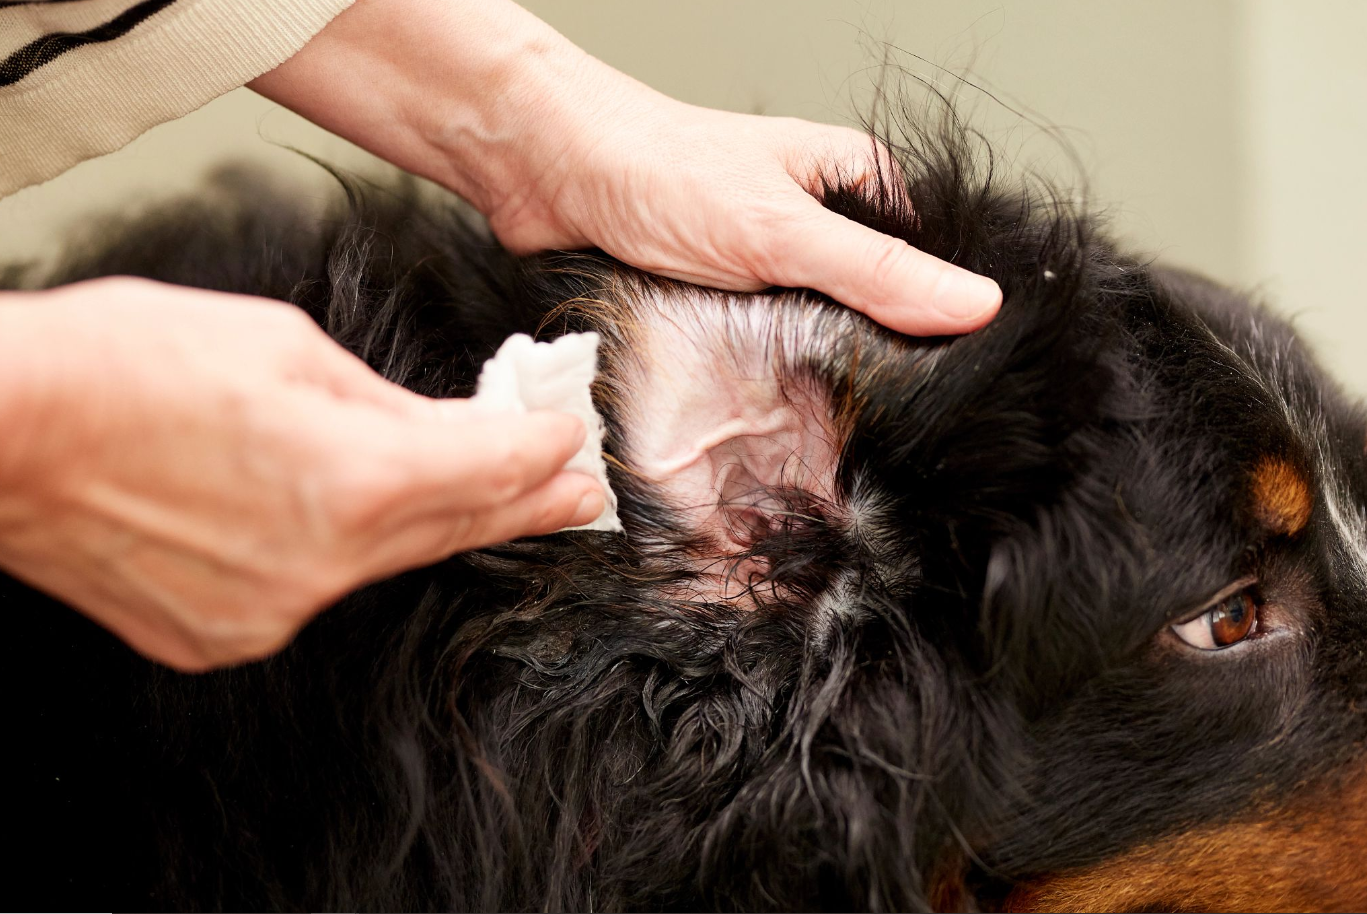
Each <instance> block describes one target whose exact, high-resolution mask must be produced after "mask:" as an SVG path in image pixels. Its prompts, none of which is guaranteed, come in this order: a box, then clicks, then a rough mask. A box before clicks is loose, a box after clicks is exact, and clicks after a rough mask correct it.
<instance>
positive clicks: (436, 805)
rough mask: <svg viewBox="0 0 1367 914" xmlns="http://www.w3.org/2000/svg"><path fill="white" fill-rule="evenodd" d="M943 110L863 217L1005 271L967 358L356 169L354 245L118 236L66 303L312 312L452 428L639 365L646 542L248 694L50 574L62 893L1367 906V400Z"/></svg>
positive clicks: (633, 446)
mask: <svg viewBox="0 0 1367 914" xmlns="http://www.w3.org/2000/svg"><path fill="white" fill-rule="evenodd" d="M921 121H922V123H923V124H928V125H929V126H922V127H920V128H915V127H913V128H909V129H908V131H907V134H906V136H905V137H900V138H898V139H897V140H896V141H895V142H894V141H893V140H892V139H891V138H887V137H885V139H887V140H888V144H889V147H890V148H891V149H893V151H894V153H895V155H896V156H897V165H898V167H897V168H896V169H889V170H888V171H887V172H886V174H885V175H884V177H883V180H882V181H881V182H874V183H875V184H876V185H877V186H870V185H869V184H868V183H865V184H864V185H862V186H858V187H855V186H848V185H843V184H842V183H841V182H840V181H839V180H838V179H832V181H831V182H830V186H829V187H828V188H827V189H826V193H825V194H824V202H825V205H826V206H827V207H829V208H830V209H832V210H834V211H836V212H838V213H841V214H843V215H845V216H847V217H849V218H851V219H854V220H856V221H858V222H861V223H863V224H866V225H869V226H872V227H874V228H876V229H878V230H880V231H883V232H886V233H888V234H891V235H894V236H896V237H899V238H901V239H903V240H905V241H906V242H908V243H909V244H911V245H914V246H915V247H917V248H919V249H921V250H923V251H926V252H928V253H930V254H933V255H936V256H939V257H942V258H944V259H946V260H950V261H952V262H954V263H957V264H959V265H961V266H963V267H966V268H967V269H970V270H973V271H976V272H979V273H983V274H985V275H987V276H990V277H992V278H993V279H994V280H996V281H997V282H998V283H999V284H1000V285H1001V287H1002V290H1003V292H1004V305H1003V308H1002V312H1001V314H1000V316H999V318H998V319H997V320H996V321H995V322H994V323H992V324H991V325H990V326H988V327H987V328H985V329H983V330H982V331H979V332H977V333H974V334H971V335H968V336H965V337H962V338H956V339H926V340H918V339H910V338H904V337H899V336H897V335H896V334H893V333H891V332H889V331H886V330H884V329H883V328H880V327H878V326H875V325H873V324H872V323H871V322H869V321H867V320H865V319H864V318H862V317H861V316H860V315H858V314H855V313H853V312H851V311H849V310H846V309H844V308H842V307H840V306H839V305H837V304H836V303H833V302H831V301H829V300H827V299H825V298H823V297H822V296H821V295H819V294H817V293H814V292H811V291H807V290H800V289H775V290H769V291H767V292H763V293H757V294H734V293H725V292H718V291H714V290H708V289H702V288H697V287H693V286H689V285H686V284H683V283H679V282H674V281H670V280H666V279H661V278H657V277H652V276H648V275H645V274H642V273H640V272H637V271H635V270H632V269H630V268H628V267H626V266H624V265H622V264H620V263H617V262H614V261H613V260H611V259H610V258H608V257H606V256H604V255H602V254H598V253H593V252H588V253H566V252H559V253H549V254H544V255H540V256H536V257H531V258H518V257H514V256H512V255H510V254H508V253H506V252H505V251H503V250H502V249H501V248H500V247H498V246H497V244H495V243H493V242H492V241H491V240H490V238H489V236H488V235H487V234H486V233H485V232H484V231H483V230H482V229H481V228H480V227H479V226H478V224H477V222H475V221H473V220H471V219H470V218H469V216H468V215H467V214H466V212H465V211H463V210H461V209H460V208H459V206H457V205H455V204H453V203H446V202H435V203H434V202H433V201H431V200H430V199H426V200H418V199H417V198H416V197H414V196H410V195H407V194H405V193H403V192H392V191H387V190H377V189H375V188H374V187H367V186H365V185H363V184H361V183H359V182H356V181H352V180H349V179H345V178H342V177H340V176H339V180H340V181H342V183H343V186H344V188H345V191H346V200H345V202H344V204H343V205H342V207H341V209H340V210H339V211H338V213H337V214H336V215H335V216H334V217H332V218H329V219H324V220H321V221H320V220H318V219H317V218H311V217H309V216H308V215H306V212H305V208H304V207H303V206H302V205H300V204H299V203H298V202H297V201H296V200H294V199H293V198H292V197H291V196H290V195H289V194H288V193H287V192H269V191H267V190H266V189H264V188H263V187H262V185H261V179H260V178H259V177H256V176H252V175H244V174H241V173H236V174H229V175H224V176H221V177H220V178H219V179H218V180H217V182H216V184H215V185H214V189H213V192H212V193H209V194H207V195H203V196H201V197H200V198H199V199H197V200H195V201H188V202H184V203H181V204H179V205H177V206H175V207H172V208H169V209H164V210H162V211H159V212H156V213H153V214H151V215H149V216H146V217H143V218H141V219H138V220H134V221H131V222H129V221H124V222H116V223H114V228H113V229H112V230H109V229H106V230H104V231H103V232H102V235H101V238H100V239H99V240H98V241H87V242H86V243H81V244H73V246H72V247H71V249H70V250H69V251H68V252H67V255H66V257H65V259H64V261H63V263H62V265H61V267H60V268H59V269H57V270H56V271H55V272H54V273H52V274H51V275H50V276H49V277H48V278H47V280H46V281H47V282H49V283H56V282H65V281H74V280H78V279H84V278H90V277H95V276H101V275H109V274H115V273H123V274H135V275H141V276H146V277H151V278H155V279H161V280H165V281H169V282H176V283H182V284H186V285H195V286H202V287H205V288H212V289H219V290H225V291H236V292H247V293H253V294H258V295H266V296H270V297H274V298H278V299H282V300H286V301H290V302H293V303H295V304H296V305H298V306H299V307H301V308H303V309H305V310H306V311H307V312H308V313H309V314H310V315H311V316H312V317H313V318H314V319H316V320H317V321H318V322H319V323H320V324H321V325H322V326H323V327H324V328H325V329H326V330H327V331H328V332H329V333H330V334H331V335H332V336H333V337H334V338H335V339H337V340H338V341H339V342H340V343H341V344H342V345H344V346H346V347H348V348H349V349H351V350H352V351H353V352H355V353H357V354H358V355H360V356H361V357H363V358H364V359H366V361H367V362H369V364H371V365H372V366H373V367H375V368H376V369H377V370H378V371H380V372H382V373H383V374H384V375H385V376H386V377H388V378H389V379H391V380H393V381H396V382H398V383H400V384H403V385H405V386H407V387H409V388H411V389H413V390H415V391H417V392H419V393H422V394H425V395H428V396H438V397H450V396H466V395H469V394H470V393H471V392H472V389H473V382H474V380H475V377H476V374H477V371H478V366H479V365H480V364H481V363H482V361H483V360H484V359H485V358H487V357H489V356H490V355H492V353H493V352H494V350H495V349H496V348H497V346H498V345H499V343H501V342H502V341H503V340H504V339H505V338H506V337H508V336H509V335H510V334H513V333H517V332H523V333H530V334H533V335H536V336H538V337H540V338H543V339H548V338H553V337H555V336H557V335H560V334H563V333H566V332H571V331H581V330H594V331H597V332H598V333H600V334H601V335H602V337H603V341H604V342H603V349H602V365H601V374H600V378H599V380H598V382H597V384H596V386H595V400H596V402H597V404H598V406H599V408H600V410H601V411H602V413H603V415H604V417H605V421H606V423H607V428H608V434H607V439H606V445H605V450H606V452H607V453H608V455H609V456H610V457H611V458H612V465H613V469H612V484H613V486H614V488H615V490H616V491H617V493H618V494H619V497H620V506H619V512H620V515H621V517H622V520H623V523H624V525H625V533H624V534H622V535H617V534H606V533H597V532H582V531H581V532H567V533H561V534H557V535H553V536H547V537H541V538H536V539H531V540H525V541H521V542H515V543H510V544H506V545H503V546H499V547H496V548H490V549H484V550H479V551H477V552H472V553H468V554H462V555H456V556H454V557H452V558H451V559H449V560H447V561H445V562H442V563H440V564H438V565H435V566H433V567H430V568H425V569H421V570H418V571H413V572H410V573H407V574H404V575H401V576H399V577H397V578H394V579H392V580H389V581H384V582H381V583H378V584H376V585H373V586H370V587H367V588H365V589H364V590H362V591H360V592H358V593H356V594H353V595H351V596H350V597H348V598H347V599H345V600H343V601H342V602H341V603H340V604H339V605H337V606H335V607H333V608H332V609H330V610H328V611H327V612H325V613H323V614H322V615H321V616H320V617H319V618H318V619H317V620H316V621H315V622H314V623H313V624H312V625H310V626H309V627H308V628H307V629H305V631H304V632H303V633H302V634H301V635H300V636H299V638H298V639H297V641H296V642H295V643H294V644H293V645H292V646H290V647H289V648H288V649H287V650H285V651H284V652H283V653H282V654H280V655H278V656H277V657H274V658H272V659H269V660H266V661H263V662H260V663H256V664H252V665H249V666H245V667H242V668H235V669H227V670H222V671H219V672H215V673H212V674H207V675H199V676H185V675H180V674H176V673H174V672H171V671H169V670H167V669H164V668H160V667H158V666H156V665H155V664H152V663H150V662H148V661H145V660H143V659H141V658H140V657H138V656H136V655H135V654H134V653H132V652H131V651H130V650H128V649H127V648H125V647H124V646H122V645H121V644H120V643H118V642H117V641H116V640H115V639H113V638H112V637H111V636H109V635H108V634H106V633H104V632H103V631H101V630H100V629H99V628H97V627H96V626H94V625H93V624H92V623H90V622H88V621H87V620H85V619H84V618H83V617H81V616H80V615H79V614H77V613H75V612H73V611H71V610H69V609H67V608H66V607H63V606H60V605H58V604H56V603H55V602H53V601H51V600H49V599H48V598H46V597H44V596H43V595H41V594H38V593H35V592H33V591H31V590H29V589H27V588H25V587H24V586H23V585H21V584H19V583H17V582H15V581H11V580H6V581H5V582H4V584H3V585H0V603H2V604H3V605H4V606H5V609H6V618H7V619H8V620H9V624H10V625H14V626H18V629H19V631H18V633H17V634H16V635H14V636H12V637H11V640H10V643H11V645H13V649H12V651H11V658H10V666H11V669H12V670H13V676H12V683H13V685H12V688H11V692H10V694H11V696H12V697H11V710H12V713H13V714H14V715H16V716H17V718H18V723H17V724H16V725H15V727H14V731H13V732H15V733H16V734H17V739H16V740H15V742H14V743H12V744H11V745H12V746H14V754H15V755H17V756H19V759H20V763H19V766H18V768H19V772H18V775H17V778H15V776H14V775H12V778H14V780H12V783H13V785H14V795H15V796H16V797H17V798H18V802H17V803H15V804H14V806H15V807H17V809H18V811H17V813H15V817H14V818H13V819H12V820H11V822H12V825H11V829H10V834H11V835H12V836H13V840H14V844H12V845H11V854H13V855H15V856H16V858H17V859H16V863H15V869H14V871H13V872H14V873H15V874H16V876H17V877H18V878H17V879H15V880H14V883H17V884H22V885H23V887H24V888H25V889H27V890H31V892H32V895H33V897H32V898H31V899H26V900H27V901H29V902H30V903H32V904H34V905H36V906H37V907H55V908H62V909H67V910H80V909H87V908H109V907H111V906H112V907H115V908H122V907H134V908H149V909H157V908H192V909H262V910H264V909H300V908H312V909H319V908H321V909H337V910H340V909H372V908H383V909H392V910H400V909H402V910H410V909H411V910H419V909H449V910H467V909H482V910H532V909H536V910H556V909H580V910H600V909H601V910H618V909H640V910H646V909H670V910H674V909H692V910H700V909H736V910H760V909H764V910H768V909H789V910H797V909H840V910H855V909H868V910H953V909H959V910H964V909H984V910H1037V911H1062V910H1094V909H1095V910H1101V909H1105V910H1130V911H1169V910H1172V911H1175V910H1189V909H1200V910H1248V909H1262V910H1268V909H1285V910H1354V909H1360V908H1361V907H1362V906H1363V905H1364V904H1367V867H1363V865H1362V861H1363V860H1364V859H1367V856H1365V855H1367V409H1364V406H1363V404H1361V403H1359V402H1355V401H1354V400H1353V399H1352V398H1351V397H1349V396H1347V395H1346V394H1345V393H1344V392H1343V391H1342V390H1341V389H1340V388H1339V387H1338V386H1336V384H1335V383H1334V381H1333V380H1331V379H1330V378H1329V377H1327V376H1326V375H1325V374H1324V373H1323V372H1322V371H1321V370H1320V369H1319V368H1318V367H1317V366H1316V364H1315V362H1314V359H1313V357H1312V356H1311V354H1310V353H1308V352H1307V350H1306V347H1305V346H1304V344H1303V343H1302V342H1301V341H1300V340H1299V339H1298V338H1297V336H1296V334H1295V332H1294V331H1293V330H1292V328H1290V327H1289V326H1288V325H1287V324H1286V323H1284V322H1283V321H1281V320H1279V319H1278V318H1276V317H1274V316H1273V315H1271V314H1269V313H1268V312H1267V311H1265V310H1263V309H1262V308H1261V307H1259V306H1257V305H1256V304H1255V303H1253V302H1251V301H1250V299H1249V298H1248V297H1247V296H1245V295H1242V294H1240V293H1237V292H1235V291H1231V290H1229V289H1226V288H1223V287H1221V286H1219V285H1216V284H1214V283H1212V282H1210V281H1207V280H1205V279H1202V278H1200V277H1199V276H1196V275H1192V274H1189V273H1185V272H1181V271H1177V270H1173V269H1169V268H1165V267H1162V266H1159V265H1155V264H1153V263H1149V262H1146V261H1144V260H1141V259H1137V258H1135V257H1133V256H1131V255H1128V254H1126V253H1125V252H1124V251H1123V250H1120V249H1119V248H1118V247H1117V246H1116V245H1115V244H1114V243H1113V242H1112V241H1111V240H1109V239H1108V238H1107V236H1106V235H1105V233H1104V231H1103V230H1102V229H1101V228H1100V227H1099V226H1098V224H1097V222H1096V221H1095V220H1094V219H1093V218H1092V217H1091V216H1090V215H1089V214H1088V213H1087V212H1085V211H1078V209H1076V208H1074V207H1072V206H1070V205H1066V204H1064V203H1061V202H1059V198H1058V196H1057V195H1052V194H1050V193H1049V192H1048V191H1047V189H1043V188H1040V187H1038V186H1034V185H1031V184H1029V183H1028V182H1023V181H1020V180H1017V179H1013V178H1009V177H1005V176H1004V175H1003V173H1002V169H1001V168H999V167H997V165H996V163H995V162H994V161H993V159H992V157H991V154H990V151H988V150H986V149H985V148H984V147H983V146H982V144H981V142H980V141H979V140H977V139H974V138H973V137H972V134H971V132H970V131H969V130H968V129H967V128H965V127H964V126H963V125H961V124H960V123H959V122H958V121H957V120H956V118H955V117H954V116H953V115H952V114H951V115H945V116H944V117H942V118H932V117H925V118H922V119H921ZM903 191H905V194H904V193H903ZM737 402H741V403H743V404H745V405H746V406H747V407H749V409H747V410H744V411H743V412H744V413H745V415H750V416H753V415H755V414H762V415H763V417H764V418H763V421H757V420H750V419H745V420H744V421H742V419H743V416H742V415H741V414H740V413H735V410H736V408H737V407H736V403H737ZM719 429H721V430H723V432H724V433H719V432H718V431H717V430H719ZM16 845H17V847H16Z"/></svg>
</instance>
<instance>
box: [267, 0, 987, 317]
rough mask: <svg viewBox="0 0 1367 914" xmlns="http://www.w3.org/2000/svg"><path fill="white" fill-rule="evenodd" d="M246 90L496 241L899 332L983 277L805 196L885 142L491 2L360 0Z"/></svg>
mask: <svg viewBox="0 0 1367 914" xmlns="http://www.w3.org/2000/svg"><path fill="white" fill-rule="evenodd" d="M251 86H252V88H253V89H255V90H257V91H258V92H261V93H263V94H265V95H267V96H268V97H270V98H273V99H275V100H276V101H279V102H281V103H282V104H284V105H286V106H288V107H290V108H292V109H293V110H295V111H297V112H299V113H300V114H303V115H304V116H305V117H307V118H309V119H311V120H313V121H314V122H316V123H318V124H320V125H322V126H324V127H327V128H328V129H330V130H333V131H335V132H337V133H339V134H341V135H342V136H344V137H346V138H348V139H350V140H352V141H353V142H356V143H358V144H360V145H362V146H364V147H366V148H367V149H370V150H371V151H372V152H375V153H377V154H379V155H381V156H383V157H384V158H386V159H388V160H389V161H391V162H393V163H394V164H396V165H399V166H401V167H403V168H406V169H408V170H410V171H413V172H416V173H418V174H421V175H424V176H426V177H429V178H432V179H434V180H436V181H438V182H440V183H442V184H445V185H446V186H447V187H450V188H451V189H453V190H455V191H457V192H458V193H461V194H462V195H464V196H465V197H466V198H467V199H469V200H470V201H471V202H472V203H473V204H474V205H475V206H476V207H477V208H478V209H479V210H480V211H481V212H483V213H484V214H485V215H486V216H488V217H489V221H490V225H491V227H492V228H493V230H494V232H495V234H497V235H498V237H499V239H500V240H501V241H502V242H503V243H504V244H505V245H507V246H508V247H509V248H511V249H513V250H515V251H519V252H531V251H537V250H543V249H549V248H560V249H572V248H583V247H595V246H596V247H600V248H602V249H603V250H605V251H607V252H608V253H609V254H612V255H613V256H615V257H617V258H618V259H620V260H623V261H625V262H627V263H630V264H632V265H634V266H637V267H640V268H642V269H646V270H650V271H653V272H656V273H660V274H663V275H666V276H672V277H675V278H678V279H685V280H688V281H690V282H695V283H700V284H702V285H708V286H715V287H718V288H723V289H735V290H757V289H761V288H764V287H765V286H769V285H780V286H795V287H808V288H813V289H817V290H820V291H822V292H825V293H826V294H828V295H830V296H831V297H832V298H834V299H836V300H837V301H840V302H843V303H844V304H846V305H848V306H850V307H852V308H855V309H857V310H860V311H863V312H864V313H866V314H868V315H869V316H870V317H872V318H873V319H875V320H877V321H879V322H881V323H883V324H886V325H887V326H889V327H891V328H893V329H895V330H899V331H902V332H905V333H911V334H916V335H936V334H948V333H963V332H966V331H969V330H974V329H977V328H978V327H981V326H982V325H984V324H986V323H987V322H988V321H990V320H991V319H992V317H993V316H994V315H995V314H996V312H997V309H998V307H999V306H1000V304H1001V290H1000V289H998V288H997V286H996V284H995V283H994V282H992V280H990V279H987V278H986V277H982V276H977V275H975V274H973V273H970V272H968V271H966V270H963V269H961V268H959V267H956V266H953V265H951V264H948V263H945V262H944V261H941V260H939V259H937V258H934V257H931V256H930V255H928V254H925V253H922V252H920V251H917V250H915V249H914V248H912V247H910V246H908V245H907V244H905V243H904V242H902V241H900V240H898V239H895V238H892V237H889V236H887V235H883V234H881V233H879V232H876V231H874V230H873V229H869V228H865V227H864V226H861V225H858V224H857V223H854V222H851V221H849V220H847V219H845V218H843V217H841V216H838V215H836V214H834V213H832V212H830V211H828V210H826V209H825V208H823V207H822V206H821V204H820V203H819V202H818V201H817V199H816V197H815V196H814V195H815V194H816V193H818V192H819V191H820V189H821V183H822V177H823V175H826V176H834V175H836V174H839V175H841V176H842V177H844V178H845V179H847V180H852V181H859V180H861V179H866V178H869V177H870V176H872V175H873V174H875V173H876V168H877V159H880V158H881V159H882V160H883V166H884V170H885V171H886V170H887V169H889V168H891V166H890V164H889V160H888V158H887V156H886V152H885V151H881V150H879V149H878V147H876V146H875V145H874V143H873V142H872V141H871V140H870V139H869V137H867V136H865V135H864V134H861V133H859V132H858V131H854V130H849V129H846V128H841V127H830V126H825V125H820V124H813V123H809V122H806V121H800V120H794V119H789V118H768V117H758V116H753V115H742V114H733V113H729V112H724V111H713V110H709V109H706V108H698V107H694V106H691V105H686V104H683V103H681V102H677V101H674V100H672V99H670V98H668V97H666V96H664V95H661V94H660V93H658V92H654V91H653V90H651V89H649V88H648V87H646V86H644V85H642V84H641V83H639V82H636V81H635V80H633V79H631V78H629V77H627V76H625V75H624V74H622V73H619V72H617V71H616V70H613V69H612V68H611V67H608V66H607V65H605V64H603V63H601V62H600V61H597V60H595V59H593V58H592V57H589V56H588V55H587V54H585V53H584V52H583V51H581V50H580V49H578V48H576V47H575V46H574V45H573V44H571V43H570V42H568V41H566V40H565V39H564V38H563V37H561V36H560V35H558V34H556V33H555V31H554V30H552V29H551V28H550V27H549V26H547V25H546V24H545V23H542V22H541V21H539V20H538V19H536V18H535V17H534V16H532V15H531V14H529V13H527V12H526V11H525V10H522V9H521V8H519V7H517V6H516V5H515V4H513V3H511V2H507V0H363V2H359V3H357V4H356V5H355V6H353V7H351V8H350V9H349V10H347V11H346V12H345V13H343V14H342V15H340V16H338V17H337V19H336V20H334V21H333V22H332V23H331V24H329V25H328V27H327V28H325V29H324V30H323V31H322V32H321V33H319V35H318V36H317V37H315V38H314V39H313V40H312V41H310V42H309V43H308V44H307V45H306V46H305V47H304V49H303V50H301V51H300V52H299V53H298V54H296V55H295V56H294V57H293V58H291V59H290V60H288V61H286V62H285V63H284V64H282V65H281V66H280V67H278V68H277V69H276V70H273V71H272V72H270V73H267V74H265V75H264V76H262V77H260V78H258V79H257V80H255V81H253V82H252V84H251Z"/></svg>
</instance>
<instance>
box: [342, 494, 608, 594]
mask: <svg viewBox="0 0 1367 914" xmlns="http://www.w3.org/2000/svg"><path fill="white" fill-rule="evenodd" d="M603 504H604V501H603V491H602V489H600V488H599V487H598V483H597V482H596V481H595V480H594V479H593V478H591V477H589V476H585V475H583V474H582V473H559V474H557V475H556V476H554V477H552V478H551V479H549V480H547V481H546V482H544V483H542V484H541V485H540V486H538V487H536V488H535V489H533V490H531V491H530V492H525V493H523V494H522V495H520V496H519V497H517V498H515V499H513V500H512V501H511V502H509V503H507V504H504V505H501V506H499V507H497V508H494V509H491V510H487V511H480V512H473V513H470V512H461V511H447V512H437V513H432V514H427V515H424V516H423V517H421V518H418V519H415V520H413V521H412V522H410V523H409V524H407V525H406V526H405V527H403V528H401V529H399V530H395V531H393V532H391V533H388V534H386V535H385V536H384V537H382V538H380V539H379V540H377V541H376V542H374V543H372V544H371V545H370V546H369V547H368V548H367V549H366V551H365V553H364V554H363V555H362V556H359V557H358V561H359V562H361V563H363V567H365V568H366V569H367V572H366V573H365V576H366V577H367V578H368V579H377V578H383V577H387V576H389V575H392V574H397V573H398V572H400V571H405V570H407V569H410V568H417V567H421V566H423V565H430V564H432V563H433V562H439V561H441V560H442V559H444V558H446V557H448V556H450V555H452V554H454V553H457V552H464V551H467V550H470V549H479V548H482V547H484V546H491V545H493V544H495V543H502V542H507V541H509V540H514V539H520V538H522V537H524V536H540V535H543V534H546V533H554V532H555V531H557V530H563V529H564V528H565V527H573V526H578V525H580V524H586V523H588V522H589V521H591V520H593V519H594V518H595V517H597V516H598V515H599V514H601V513H602V512H603ZM353 567H356V566H353Z"/></svg>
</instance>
